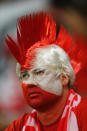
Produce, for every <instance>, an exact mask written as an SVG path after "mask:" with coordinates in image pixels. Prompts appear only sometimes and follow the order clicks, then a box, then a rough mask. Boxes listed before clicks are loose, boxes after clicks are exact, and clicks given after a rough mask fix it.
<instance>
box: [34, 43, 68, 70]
mask: <svg viewBox="0 0 87 131" xmlns="http://www.w3.org/2000/svg"><path fill="white" fill-rule="evenodd" d="M59 61H61V62H63V63H64V62H66V61H69V57H68V55H67V54H66V53H65V51H64V50H63V49H62V48H60V47H59V46H57V45H54V44H52V45H50V46H48V47H44V48H38V49H37V50H36V57H35V60H34V61H33V66H34V67H35V68H44V67H49V68H50V67H57V66H58V67H59V66H61V65H60V64H61V62H59Z"/></svg>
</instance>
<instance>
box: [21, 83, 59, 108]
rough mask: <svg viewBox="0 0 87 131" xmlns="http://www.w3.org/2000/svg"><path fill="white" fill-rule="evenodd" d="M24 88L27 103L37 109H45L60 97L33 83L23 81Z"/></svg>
mask: <svg viewBox="0 0 87 131" xmlns="http://www.w3.org/2000/svg"><path fill="white" fill-rule="evenodd" d="M22 89H23V93H24V97H25V99H26V101H27V103H28V104H29V105H30V106H31V107H33V108H35V109H37V110H45V109H47V108H49V107H50V106H52V105H53V104H55V103H56V101H57V100H58V99H59V96H57V95H55V94H51V93H48V92H46V91H44V90H42V89H41V88H40V87H37V86H35V85H32V84H24V83H22Z"/></svg>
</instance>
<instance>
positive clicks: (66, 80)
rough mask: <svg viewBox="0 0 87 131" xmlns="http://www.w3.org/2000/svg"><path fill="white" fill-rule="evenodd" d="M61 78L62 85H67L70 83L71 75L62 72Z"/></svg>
mask: <svg viewBox="0 0 87 131" xmlns="http://www.w3.org/2000/svg"><path fill="white" fill-rule="evenodd" d="M59 78H60V80H61V82H62V86H63V87H67V86H68V83H69V76H68V75H67V74H61V75H60V77H59Z"/></svg>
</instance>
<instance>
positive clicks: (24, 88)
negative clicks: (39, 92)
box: [22, 83, 28, 96]
mask: <svg viewBox="0 0 87 131" xmlns="http://www.w3.org/2000/svg"><path fill="white" fill-rule="evenodd" d="M27 88H28V85H27V84H24V83H22V90H23V94H24V96H26V95H27Z"/></svg>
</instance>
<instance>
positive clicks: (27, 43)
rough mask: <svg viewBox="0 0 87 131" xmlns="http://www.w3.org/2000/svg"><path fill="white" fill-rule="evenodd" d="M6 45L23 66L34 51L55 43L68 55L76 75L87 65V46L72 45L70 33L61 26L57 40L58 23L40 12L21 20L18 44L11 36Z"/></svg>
mask: <svg viewBox="0 0 87 131" xmlns="http://www.w3.org/2000/svg"><path fill="white" fill-rule="evenodd" d="M6 43H7V45H8V47H9V49H10V51H11V53H12V54H13V55H14V57H15V58H16V60H17V62H18V63H19V64H20V65H21V66H24V65H25V61H26V58H27V57H29V54H31V52H32V50H34V49H36V48H41V47H43V46H47V45H52V44H53V43H54V44H55V45H57V46H59V47H61V48H62V49H63V50H64V51H65V52H66V53H67V54H68V56H69V57H70V61H71V64H72V67H73V70H74V72H75V74H77V73H78V72H79V71H80V70H81V69H82V68H83V67H84V66H86V65H87V57H86V56H85V53H87V45H86V44H85V45H83V44H82V43H81V42H80V44H79V45H78V42H75V43H74V44H72V37H71V35H70V33H67V31H66V30H65V29H64V27H63V25H61V27H60V31H59V34H58V36H57V38H56V23H55V21H54V20H53V18H52V16H50V15H49V14H47V13H43V12H40V13H36V14H33V15H26V16H24V17H21V18H19V19H18V23H17V43H15V42H14V41H13V39H12V38H11V37H10V36H9V35H8V38H6ZM84 56H85V57H84ZM31 59H32V57H31V56H30V60H31Z"/></svg>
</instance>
